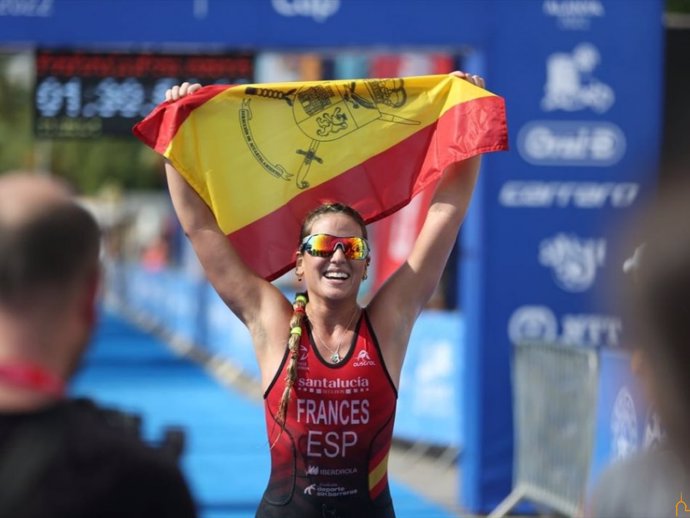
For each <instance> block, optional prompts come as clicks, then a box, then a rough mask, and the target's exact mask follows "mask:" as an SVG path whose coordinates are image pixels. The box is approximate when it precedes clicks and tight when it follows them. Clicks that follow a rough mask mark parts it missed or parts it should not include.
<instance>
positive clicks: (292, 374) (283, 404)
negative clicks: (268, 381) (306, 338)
mask: <svg viewBox="0 0 690 518" xmlns="http://www.w3.org/2000/svg"><path fill="white" fill-rule="evenodd" d="M307 301H308V299H307V294H306V292H305V293H298V294H297V295H296V296H295V301H294V302H293V303H292V307H293V309H294V312H293V313H292V318H291V319H290V337H289V338H288V350H289V354H290V358H289V360H288V366H287V373H286V375H285V390H284V391H283V396H282V397H281V398H280V406H279V407H278V415H277V416H276V420H277V421H278V423H279V424H280V425H281V426H282V428H285V421H286V420H287V409H288V404H289V402H290V391H291V390H292V387H293V386H294V385H295V380H296V379H297V358H298V356H299V342H300V338H301V337H302V321H303V320H304V314H305V307H306V305H307Z"/></svg>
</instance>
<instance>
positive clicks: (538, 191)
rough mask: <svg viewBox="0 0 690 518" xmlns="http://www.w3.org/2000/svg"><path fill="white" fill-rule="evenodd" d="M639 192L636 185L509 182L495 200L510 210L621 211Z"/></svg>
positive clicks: (633, 200)
mask: <svg viewBox="0 0 690 518" xmlns="http://www.w3.org/2000/svg"><path fill="white" fill-rule="evenodd" d="M639 191H640V186H639V184H636V183H613V182H543V181H525V182H521V181H511V182H506V183H504V184H503V186H502V187H501V191H500V192H499V195H498V199H499V202H500V204H501V205H502V206H504V207H510V208H530V209H547V208H551V207H555V208H562V209H564V208H568V207H575V208H577V209H600V208H602V207H606V206H610V207H613V208H614V209H623V208H626V207H630V206H631V205H632V204H633V203H634V202H635V200H636V199H637V194H638V193H639Z"/></svg>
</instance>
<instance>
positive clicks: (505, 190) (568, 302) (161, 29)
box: [0, 0, 664, 514]
mask: <svg viewBox="0 0 690 518" xmlns="http://www.w3.org/2000/svg"><path fill="white" fill-rule="evenodd" d="M663 4H664V2H663V1H662V0H628V1H625V2H622V1H619V0H529V1H527V0H525V1H519V2H518V1H515V2H492V1H486V0H465V1H462V2H457V1H456V2H451V1H447V0H427V1H424V2H421V1H419V0H378V1H376V2H364V1H360V0H234V1H232V2H228V1H225V0H178V1H175V2H168V3H166V7H165V9H161V8H160V2H153V1H145V0H100V1H98V2H84V1H76V0H13V1H11V2H9V1H0V44H2V43H26V42H32V43H34V44H40V45H43V46H55V47H65V46H82V47H84V46H96V45H100V46H113V45H114V46H119V47H122V46H124V45H126V46H127V48H130V49H131V48H134V47H137V46H139V48H140V49H142V48H143V49H152V48H157V47H159V46H161V45H163V44H173V46H174V45H175V44H178V45H179V44H182V48H188V47H189V45H195V47H194V48H196V49H199V50H203V49H208V50H215V51H217V50H218V48H221V47H222V48H224V49H233V48H235V49H237V48H241V49H250V50H252V51H256V52H261V51H262V50H265V49H271V50H274V51H275V50H276V49H277V50H283V51H285V52H289V51H290V50H291V49H320V48H328V49H336V50H337V49H341V50H343V51H348V52H355V53H357V52H360V50H361V49H375V48H384V47H385V48H391V49H393V50H395V49H400V50H402V49H404V48H407V49H409V48H419V49H425V48H426V49H429V48H435V49H438V48H443V49H450V50H451V51H453V52H456V53H457V54H458V55H462V60H461V62H460V63H458V67H460V68H464V69H466V70H470V71H472V72H474V73H480V74H483V75H484V76H485V78H486V80H487V86H488V87H489V88H490V89H491V91H493V92H496V93H498V94H499V95H501V96H503V97H504V98H505V99H506V106H507V115H508V117H507V118H508V128H509V136H510V146H511V151H510V152H508V153H502V154H497V155H491V156H487V157H485V158H484V160H483V166H482V169H483V170H482V173H481V178H480V183H479V185H478V189H477V192H476V195H475V197H474V199H473V202H472V206H471V210H470V214H469V217H468V220H467V221H466V223H465V225H464V229H463V231H462V247H461V249H460V253H459V254H458V255H459V256H460V258H461V259H460V261H461V263H460V271H461V276H460V282H459V287H458V290H459V292H460V294H461V297H460V298H461V300H462V308H461V311H462V313H463V315H464V317H465V327H464V335H463V336H464V337H465V338H464V340H463V343H462V344H459V343H458V344H456V347H455V348H453V349H452V350H451V354H450V355H449V356H450V357H449V361H451V362H452V361H453V359H454V358H455V356H454V355H463V358H462V359H461V360H459V363H458V364H459V365H460V364H461V365H462V366H463V367H462V375H461V374H460V371H457V372H458V374H457V376H458V378H457V384H456V386H457V387H458V390H459V391H460V393H461V394H462V398H456V402H457V404H458V405H462V406H459V407H458V413H459V414H460V415H461V416H462V418H461V419H459V420H458V422H459V423H462V430H460V431H459V434H458V436H459V437H461V438H462V455H461V472H462V477H461V479H462V482H461V484H462V487H461V488H460V495H461V496H460V500H461V501H460V504H461V505H462V507H463V508H464V509H467V510H468V511H470V512H474V513H476V514H479V513H482V512H485V511H488V510H491V509H493V507H494V506H495V505H496V504H498V503H499V502H500V501H501V500H502V499H503V498H504V497H505V496H506V495H507V494H508V493H509V492H510V489H511V483H512V473H513V469H512V462H513V446H512V444H513V433H514V432H513V415H512V401H511V400H512V387H511V372H510V356H511V351H512V347H513V345H514V344H515V343H519V342H521V341H535V340H546V341H554V342H562V343H567V344H578V345H581V346H591V347H616V346H617V345H618V344H619V342H620V335H621V331H622V322H621V320H620V318H619V316H618V315H617V314H615V312H614V311H613V310H612V309H611V306H610V305H609V304H608V303H607V302H606V301H605V300H604V299H603V298H602V296H601V295H602V291H603V290H604V288H605V287H606V286H607V285H606V284H605V279H607V278H608V277H611V276H614V277H615V276H616V275H619V272H620V268H621V264H622V261H623V258H622V257H616V237H617V235H618V233H619V232H618V230H617V229H616V226H617V225H619V224H620V223H621V222H622V221H623V220H624V218H625V217H627V216H628V215H629V214H630V213H631V211H633V210H634V209H635V208H636V207H637V206H638V205H639V204H640V202H641V200H642V199H643V198H644V197H645V196H648V195H649V192H650V187H651V186H652V185H653V184H654V182H655V178H654V176H655V174H654V171H655V168H656V165H657V160H658V154H659V147H660V136H661V124H660V122H661V101H660V97H661V96H660V93H661V92H660V91H661V80H662V52H663V49H662V41H663V38H662V35H663V33H662V29H663V28H662V12H663ZM123 13H126V15H123ZM161 48H162V47H161ZM353 49H355V50H353ZM68 93H69V92H63V95H67V94H68ZM58 100H59V98H58ZM438 354H447V352H444V351H443V350H441V353H438ZM439 364H440V363H439ZM409 365H410V366H411V364H409ZM444 375H445V374H444ZM401 390H403V389H401Z"/></svg>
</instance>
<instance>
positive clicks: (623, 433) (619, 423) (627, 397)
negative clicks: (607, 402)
mask: <svg viewBox="0 0 690 518" xmlns="http://www.w3.org/2000/svg"><path fill="white" fill-rule="evenodd" d="M638 444H639V439H638V433H637V412H636V410H635V402H634V401H633V398H632V395H631V394H630V391H629V390H628V389H627V388H626V387H622V388H621V389H620V390H619V391H618V394H617V395H616V400H615V401H614V403H613V410H612V411H611V457H612V459H622V458H625V457H627V456H628V455H630V454H631V453H633V452H635V451H636V450H637V446H638Z"/></svg>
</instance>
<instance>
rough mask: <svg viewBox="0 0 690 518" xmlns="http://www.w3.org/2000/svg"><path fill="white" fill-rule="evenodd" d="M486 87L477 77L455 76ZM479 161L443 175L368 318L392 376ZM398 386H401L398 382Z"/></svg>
mask: <svg viewBox="0 0 690 518" xmlns="http://www.w3.org/2000/svg"><path fill="white" fill-rule="evenodd" d="M456 75H459V76H460V77H463V78H464V79H466V80H468V81H470V82H472V83H474V84H476V85H477V86H480V87H483V86H484V80H483V79H482V78H480V77H478V76H470V75H467V74H464V73H456ZM480 162H481V157H479V156H476V157H473V158H470V159H468V160H463V161H461V162H456V163H454V164H451V165H450V166H449V167H447V168H446V170H445V171H444V173H443V176H442V178H441V181H440V182H439V184H438V186H437V188H436V192H435V193H434V196H433V198H432V200H431V204H430V206H429V210H428V213H427V215H426V219H425V220H424V224H423V226H422V229H421V231H420V233H419V235H418V236H417V239H416V241H415V244H414V246H413V248H412V251H411V252H410V255H409V257H408V258H407V260H406V261H405V262H404V263H403V264H402V265H401V266H400V268H398V270H397V271H396V272H395V273H394V274H393V275H392V276H391V277H390V278H389V279H388V280H387V281H386V283H385V284H384V285H383V286H382V287H381V289H380V290H379V292H378V293H377V294H376V295H375V296H374V298H373V299H372V302H371V304H370V306H369V314H370V317H371V319H372V324H373V325H374V329H375V330H376V332H377V334H378V336H379V340H380V342H381V347H382V349H383V353H384V356H385V357H386V362H387V364H388V367H389V370H390V371H391V375H392V376H394V377H395V376H396V372H397V371H398V369H400V368H401V367H402V361H403V358H404V355H405V351H406V349H407V342H408V340H409V336H410V333H411V331H412V326H413V325H414V322H415V320H416V319H417V317H418V316H419V313H420V312H421V311H422V309H423V308H424V306H425V304H426V303H427V302H428V300H429V298H430V297H431V295H432V294H433V292H434V290H435V289H436V286H437V285H438V283H439V281H440V279H441V275H442V274H443V270H444V269H445V266H446V263H447V262H448V257H449V256H450V253H451V251H452V250H453V246H454V244H455V241H456V239H457V236H458V232H459V230H460V225H461V224H462V222H463V220H464V218H465V214H466V213H467V208H468V207H469V203H470V200H471V198H472V193H473V191H474V187H475V184H476V182H477V177H478V173H479V166H480ZM395 381H397V380H395Z"/></svg>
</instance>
